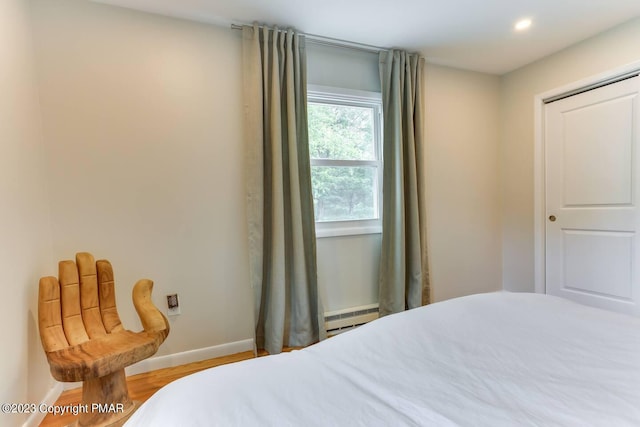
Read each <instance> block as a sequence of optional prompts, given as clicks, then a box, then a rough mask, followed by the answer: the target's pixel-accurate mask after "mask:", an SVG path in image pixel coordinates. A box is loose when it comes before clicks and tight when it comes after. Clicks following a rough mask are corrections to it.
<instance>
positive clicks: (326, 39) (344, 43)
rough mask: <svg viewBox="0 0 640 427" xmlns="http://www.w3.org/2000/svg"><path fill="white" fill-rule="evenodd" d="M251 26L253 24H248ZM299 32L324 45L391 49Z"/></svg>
mask: <svg viewBox="0 0 640 427" xmlns="http://www.w3.org/2000/svg"><path fill="white" fill-rule="evenodd" d="M248 26H251V25H248ZM242 27H243V25H238V24H231V29H233V30H241V29H242ZM258 27H259V28H263V27H264V26H263V25H259V26H258ZM298 34H300V35H301V36H305V37H306V38H307V40H309V41H310V42H311V43H315V44H319V45H323V46H332V47H342V48H347V49H353V50H359V51H363V52H370V53H380V52H387V51H389V49H388V48H386V47H379V46H373V45H370V44H365V43H357V42H352V41H348V40H342V39H336V38H333V37H326V36H319V35H317V34H309V33H303V32H301V31H298Z"/></svg>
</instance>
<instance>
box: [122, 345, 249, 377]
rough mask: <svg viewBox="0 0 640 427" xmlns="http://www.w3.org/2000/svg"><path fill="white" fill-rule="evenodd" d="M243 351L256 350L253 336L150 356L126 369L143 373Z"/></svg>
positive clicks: (134, 373)
mask: <svg viewBox="0 0 640 427" xmlns="http://www.w3.org/2000/svg"><path fill="white" fill-rule="evenodd" d="M243 351H254V345H253V338H251V339H246V340H242V341H235V342H230V343H227V344H220V345H214V346H212V347H205V348H198V349H196V350H189V351H183V352H181V353H174V354H167V355H165V356H156V357H150V358H149V359H145V360H141V361H140V362H138V363H135V364H133V365H131V366H129V367H128V368H127V369H125V372H126V373H127V375H136V374H142V373H144V372H149V371H155V370H156V369H163V368H172V367H174V366H179V365H185V364H187V363H193V362H199V361H201V360H207V359H213V358H214V357H222V356H228V355H230V354H236V353H242V352H243Z"/></svg>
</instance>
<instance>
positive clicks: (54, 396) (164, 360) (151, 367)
mask: <svg viewBox="0 0 640 427" xmlns="http://www.w3.org/2000/svg"><path fill="white" fill-rule="evenodd" d="M244 351H253V352H255V345H254V341H253V338H250V339H246V340H242V341H235V342H230V343H226V344H220V345H214V346H211V347H205V348H198V349H195V350H188V351H183V352H180V353H174V354H167V355H164V356H156V357H150V358H149V359H145V360H141V361H140V362H138V363H135V364H133V365H131V366H129V367H128V368H126V369H125V372H126V374H127V375H136V374H142V373H144V372H149V371H155V370H157V369H163V368H172V367H174V366H179V365H185V364H187V363H193V362H200V361H201V360H207V359H213V358H214V357H222V356H229V355H231V354H236V353H242V352H244ZM81 386H82V383H81V382H76V383H61V382H56V383H55V385H54V386H53V387H52V388H51V389H50V390H49V392H48V393H47V395H46V396H45V398H44V399H43V400H42V402H41V403H45V404H47V405H53V404H55V402H56V400H58V397H60V394H62V392H63V391H65V390H71V389H74V388H78V387H81ZM45 415H46V414H31V416H30V417H29V418H28V419H27V421H25V423H24V424H23V427H31V426H33V427H37V426H38V425H40V423H41V422H42V420H43V419H44V417H45Z"/></svg>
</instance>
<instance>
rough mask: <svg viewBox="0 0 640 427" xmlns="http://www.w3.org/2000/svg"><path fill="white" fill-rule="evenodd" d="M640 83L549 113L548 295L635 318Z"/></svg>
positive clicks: (571, 101) (639, 289)
mask: <svg viewBox="0 0 640 427" xmlns="http://www.w3.org/2000/svg"><path fill="white" fill-rule="evenodd" d="M639 84H640V78H638V77H634V78H631V79H627V80H624V81H621V82H618V83H614V84H610V85H607V86H604V87H601V88H598V89H594V90H591V91H588V92H584V93H581V94H578V95H574V96H571V97H569V98H565V99H562V100H559V101H556V102H553V103H550V104H547V105H546V107H545V153H546V165H545V166H546V182H545V194H546V209H547V217H548V220H547V223H546V224H547V227H546V290H547V293H549V294H553V295H558V296H562V297H565V298H569V299H573V300H575V301H578V302H581V303H583V304H588V305H593V306H597V307H601V308H606V309H608V310H614V311H619V312H625V313H631V314H636V315H638V314H640V310H639V304H638V301H639V299H640V286H639V285H638V278H639V277H638V267H640V253H639V251H638V250H637V245H638V237H637V233H638V231H640V218H639V214H640V210H638V208H637V206H636V205H637V203H638V200H640V193H639V190H640V186H639V185H638V178H639V177H638V165H639V164H640V161H639V158H638V155H639V150H638V123H639V122H640V121H639V114H640V110H639V108H638V106H639V104H638V89H639Z"/></svg>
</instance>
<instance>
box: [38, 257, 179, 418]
mask: <svg viewBox="0 0 640 427" xmlns="http://www.w3.org/2000/svg"><path fill="white" fill-rule="evenodd" d="M58 268H59V270H58V279H57V278H55V277H51V276H50V277H43V278H41V279H40V292H39V296H38V299H39V301H38V322H39V327H40V338H41V340H42V346H43V347H44V351H45V352H46V354H47V359H48V361H49V365H50V367H51V374H52V375H53V377H54V378H55V379H57V380H58V381H65V382H73V381H83V384H82V404H83V405H88V406H87V408H88V411H87V413H81V414H80V417H79V419H78V425H81V426H89V425H90V426H106V425H110V424H113V423H116V422H118V420H122V419H126V418H128V416H129V415H131V413H133V411H134V410H135V408H136V405H135V404H134V403H133V402H132V401H131V399H130V398H129V391H128V389H127V383H126V378H125V373H124V368H125V367H126V366H129V365H131V364H133V363H135V362H138V361H140V360H143V359H145V358H147V357H149V356H151V355H153V354H154V353H155V352H156V351H157V350H158V347H160V344H162V342H163V341H164V340H165V338H166V337H167V335H168V334H169V323H168V322H167V319H166V318H165V317H164V315H163V314H162V313H161V312H160V311H159V310H158V309H157V308H156V307H155V306H154V305H153V303H152V302H151V290H152V288H153V282H152V281H151V280H148V279H142V280H139V281H138V282H137V283H136V284H135V286H134V288H133V304H134V306H135V308H136V311H137V312H138V316H140V320H141V321H142V326H143V327H144V330H143V331H141V332H137V333H136V332H131V331H128V330H126V329H124V328H123V326H122V324H121V323H120V317H119V316H118V311H117V309H116V298H115V289H114V280H113V269H112V268H111V264H110V263H109V261H106V260H100V261H98V262H95V261H94V258H93V256H92V255H91V254H89V253H78V254H76V262H75V263H74V262H73V261H60V263H59V264H58ZM93 404H99V405H101V406H100V408H102V410H97V411H96V410H94V411H92V408H97V407H96V406H92V405H93ZM105 408H106V409H107V411H105V410H104V409H105Z"/></svg>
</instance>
